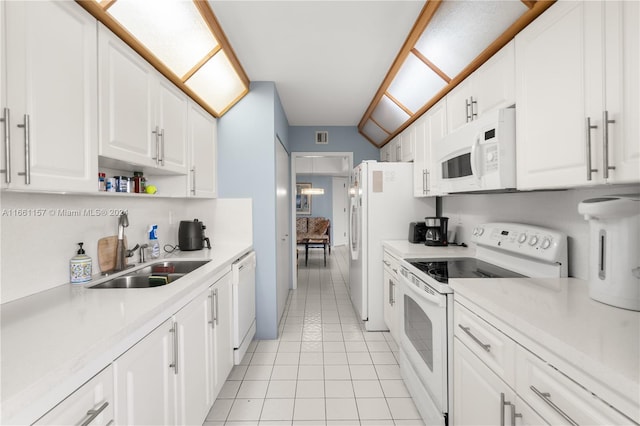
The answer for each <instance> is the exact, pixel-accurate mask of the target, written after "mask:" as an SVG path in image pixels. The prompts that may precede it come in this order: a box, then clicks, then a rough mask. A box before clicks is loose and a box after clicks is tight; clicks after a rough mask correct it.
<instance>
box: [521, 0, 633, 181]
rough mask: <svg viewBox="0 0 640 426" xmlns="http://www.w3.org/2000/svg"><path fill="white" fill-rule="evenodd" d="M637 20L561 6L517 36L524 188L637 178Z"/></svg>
mask: <svg viewBox="0 0 640 426" xmlns="http://www.w3.org/2000/svg"><path fill="white" fill-rule="evenodd" d="M639 18H640V5H639V4H638V3H637V2H617V1H613V2H588V1H587V2H559V3H556V4H555V5H553V6H552V7H551V8H550V9H549V10H547V11H546V12H545V13H544V14H543V15H541V16H540V17H539V18H538V19H537V20H536V21H534V22H533V23H532V24H530V25H529V26H528V27H527V28H526V29H525V30H523V31H522V32H521V33H520V34H519V35H518V36H517V37H516V58H517V60H516V71H517V81H516V98H517V115H516V137H517V141H518V146H517V154H516V155H517V174H518V176H517V179H518V181H517V182H518V188H519V189H536V188H563V187H573V186H581V185H594V184H601V183H617V182H638V181H640V169H639V166H640V142H639V140H640V131H639V122H640V120H639V118H640V113H639V109H638V102H637V99H638V96H640V84H639V82H638V75H640V66H639V56H640V48H639V45H640V37H639V31H638V24H639V23H640V19H639ZM605 116H606V117H607V119H606V121H607V122H606V123H605ZM605 163H606V164H605Z"/></svg>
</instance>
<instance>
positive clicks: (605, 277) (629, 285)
mask: <svg viewBox="0 0 640 426" xmlns="http://www.w3.org/2000/svg"><path fill="white" fill-rule="evenodd" d="M578 212H579V213H580V214H583V215H584V218H585V219H586V220H588V221H589V228H590V242H589V244H590V248H589V253H590V255H589V296H590V297H591V298H592V299H594V300H597V301H598V302H602V303H606V304H607V305H611V306H616V307H618V308H624V309H631V310H634V311H640V239H639V238H638V237H639V236H640V194H629V195H611V196H605V197H599V198H591V199H588V200H584V201H583V202H581V203H580V204H579V205H578Z"/></svg>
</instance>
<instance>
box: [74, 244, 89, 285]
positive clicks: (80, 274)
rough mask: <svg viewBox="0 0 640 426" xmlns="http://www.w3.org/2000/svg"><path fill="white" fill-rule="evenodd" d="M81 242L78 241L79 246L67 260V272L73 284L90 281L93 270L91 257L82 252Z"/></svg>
mask: <svg viewBox="0 0 640 426" xmlns="http://www.w3.org/2000/svg"><path fill="white" fill-rule="evenodd" d="M83 244H84V243H78V245H79V246H80V248H79V249H78V253H77V254H76V255H75V256H73V257H72V258H71V260H70V261H69V273H70V275H71V283H73V284H79V283H86V282H88V281H91V273H92V272H93V270H92V265H91V258H90V257H89V256H87V255H86V254H85V253H84V249H83V248H82V245H83Z"/></svg>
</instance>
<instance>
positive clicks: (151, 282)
mask: <svg viewBox="0 0 640 426" xmlns="http://www.w3.org/2000/svg"><path fill="white" fill-rule="evenodd" d="M184 275H185V274H156V275H138V274H135V275H124V276H122V277H117V278H113V279H111V280H109V281H105V282H103V283H100V284H97V285H94V286H91V288H149V287H160V286H163V285H167V284H170V283H172V282H174V281H176V280H178V279H180V278H182V277H183V276H184ZM164 277H166V280H163V278H164Z"/></svg>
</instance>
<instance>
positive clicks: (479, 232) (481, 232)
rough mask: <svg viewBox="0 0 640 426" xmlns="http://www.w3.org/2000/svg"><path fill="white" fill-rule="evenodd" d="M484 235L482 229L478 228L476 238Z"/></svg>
mask: <svg viewBox="0 0 640 426" xmlns="http://www.w3.org/2000/svg"><path fill="white" fill-rule="evenodd" d="M482 234H484V228H478V236H480V235H482Z"/></svg>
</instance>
